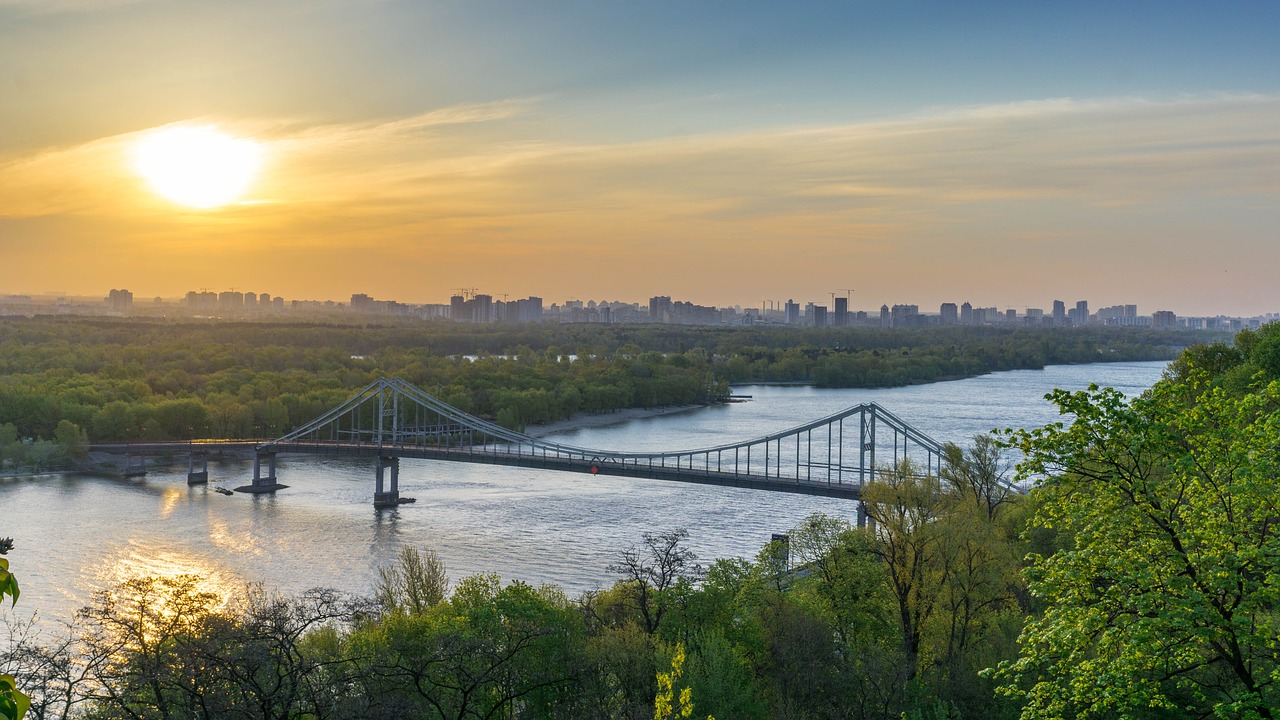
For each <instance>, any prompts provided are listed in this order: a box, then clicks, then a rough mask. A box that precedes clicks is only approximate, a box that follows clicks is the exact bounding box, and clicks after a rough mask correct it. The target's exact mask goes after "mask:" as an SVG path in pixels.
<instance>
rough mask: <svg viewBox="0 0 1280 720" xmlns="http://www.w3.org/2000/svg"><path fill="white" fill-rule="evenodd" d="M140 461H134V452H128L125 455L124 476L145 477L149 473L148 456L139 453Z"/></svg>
mask: <svg viewBox="0 0 1280 720" xmlns="http://www.w3.org/2000/svg"><path fill="white" fill-rule="evenodd" d="M137 459H138V462H137V463H134V462H133V460H134V456H133V454H132V453H126V454H125V456H124V476H125V477H127V478H132V477H143V476H145V475H146V474H147V456H146V455H138V458H137Z"/></svg>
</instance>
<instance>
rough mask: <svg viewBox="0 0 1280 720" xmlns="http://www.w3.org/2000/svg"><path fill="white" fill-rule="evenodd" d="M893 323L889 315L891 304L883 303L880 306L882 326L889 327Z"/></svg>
mask: <svg viewBox="0 0 1280 720" xmlns="http://www.w3.org/2000/svg"><path fill="white" fill-rule="evenodd" d="M891 324H892V320H891V319H890V317H889V306H888V305H881V306H880V327H889V326H890V325H891Z"/></svg>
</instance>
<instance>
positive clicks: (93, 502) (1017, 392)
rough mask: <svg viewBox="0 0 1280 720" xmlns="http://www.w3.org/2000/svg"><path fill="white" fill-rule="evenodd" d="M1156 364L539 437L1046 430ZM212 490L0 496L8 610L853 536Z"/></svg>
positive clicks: (548, 503)
mask: <svg viewBox="0 0 1280 720" xmlns="http://www.w3.org/2000/svg"><path fill="white" fill-rule="evenodd" d="M1163 367H1164V363H1159V362H1154V363H1153V362H1138V363H1107V364H1094V365H1063V366H1052V367H1049V368H1045V369H1044V370H1018V371H1012V372H1001V373H993V374H990V375H984V376H981V377H976V378H969V379H965V380H956V381H951V382H945V383H935V384H930V385H916V386H911V387H903V388H886V389H877V390H858V389H850V390H824V389H817V388H810V387H773V386H740V387H735V388H734V392H735V394H745V395H751V396H752V399H751V400H750V401H748V402H742V403H733V404H728V405H720V406H715V407H709V408H700V409H696V410H691V411H688V412H683V413H677V414H669V415H664V416H661V417H654V418H647V419H639V420H626V421H622V422H619V423H617V424H613V425H609V426H605V427H593V428H582V429H578V430H570V431H565V432H560V433H556V434H554V435H550V436H548V437H550V438H553V439H555V440H558V441H561V442H565V443H569V444H573V445H578V446H585V447H595V448H603V449H616V450H657V449H666V450H675V449H686V448H697V447H706V446H710V445H716V444H720V443H724V442H729V441H735V440H743V439H748V438H753V437H758V436H760V435H764V434H767V433H769V432H773V431H776V430H782V429H785V428H788V427H791V426H794V425H798V424H800V423H802V422H805V421H808V420H812V419H816V418H819V417H823V416H825V415H829V414H832V413H835V412H837V411H839V410H842V409H844V408H846V407H849V406H852V405H856V404H858V403H862V402H868V401H875V402H877V403H880V404H881V405H882V406H884V407H885V408H887V409H888V410H889V411H891V412H893V413H894V414H896V415H897V416H898V417H900V418H902V419H903V420H905V421H906V422H908V423H910V424H912V425H914V426H915V427H917V428H919V429H920V430H922V431H923V432H925V433H926V434H928V435H930V436H932V437H933V438H934V439H936V440H939V441H944V442H945V441H951V442H956V443H959V444H962V445H963V444H965V442H966V441H967V440H968V439H969V438H971V437H972V436H973V435H974V434H976V433H981V432H986V431H989V430H991V429H993V428H1004V427H1013V428H1025V427H1035V426H1039V425H1043V424H1045V423H1048V422H1053V421H1055V420H1057V419H1059V415H1058V414H1057V411H1056V408H1054V407H1053V406H1052V405H1050V404H1049V403H1047V402H1046V401H1045V400H1044V399H1043V396H1044V394H1045V393H1046V392H1048V391H1049V390H1051V389H1052V388H1055V387H1060V388H1065V389H1082V388H1084V387H1086V386H1087V385H1089V384H1090V383H1097V384H1099V385H1110V386H1113V387H1116V388H1117V389H1119V390H1121V391H1123V392H1125V393H1126V394H1129V395H1134V394H1137V393H1140V392H1142V391H1143V390H1145V389H1146V388H1148V387H1150V386H1151V385H1152V384H1153V383H1154V382H1155V381H1156V380H1158V379H1159V377H1160V373H1161V370H1162V369H1163ZM209 470H210V486H209V487H203V486H196V487H188V486H187V484H186V465H185V463H184V464H183V465H182V467H175V468H172V469H152V470H151V472H150V474H148V475H147V476H146V478H144V479H136V480H124V479H119V478H113V477H108V476H94V475H45V476H40V477H32V478H8V479H0V537H5V536H12V537H13V538H14V540H15V543H16V548H15V550H14V551H13V552H11V553H10V554H9V556H8V557H9V559H10V560H11V562H12V565H13V570H14V571H15V573H16V574H17V575H18V577H19V579H20V581H21V585H22V597H21V600H20V602H19V604H18V606H17V608H16V609H15V610H10V609H8V606H6V608H5V609H4V610H3V611H0V612H3V613H17V614H18V615H19V616H26V615H29V614H30V613H31V612H33V611H38V612H39V614H40V616H41V617H43V618H45V619H49V618H53V619H69V618H70V617H71V616H72V614H73V613H74V611H75V610H76V609H77V608H78V607H80V606H82V605H83V604H85V603H86V602H87V601H88V600H89V599H90V598H91V596H92V593H93V592H94V590H96V589H100V588H103V587H106V586H109V585H111V584H113V583H115V582H118V581H120V580H123V579H126V578H129V577H132V576H137V575H140V574H158V575H173V574H177V573H183V572H190V573H197V574H199V575H201V576H203V577H204V578H206V586H208V587H211V588H222V589H225V590H228V591H231V590H234V589H236V588H239V587H242V586H243V585H244V583H246V582H260V583H263V584H264V585H265V586H267V587H268V588H273V589H278V590H280V591H282V592H286V593H294V592H300V591H302V590H305V589H308V588H312V587H332V588H336V589H338V590H342V591H346V592H352V593H362V594H367V593H368V592H369V591H370V588H371V587H372V584H373V582H374V579H375V578H376V577H377V568H378V566H379V565H382V564H386V563H388V562H389V561H391V560H392V559H393V558H394V557H395V556H396V554H397V553H398V552H399V550H400V548H401V547H403V546H405V545H425V546H429V547H431V548H434V549H435V550H436V551H437V552H438V553H439V554H440V555H441V556H442V557H443V559H444V561H445V563H446V565H447V567H448V569H449V575H450V577H451V578H453V579H458V578H461V577H464V576H466V575H470V574H472V573H476V572H482V571H493V572H497V573H499V574H500V575H502V577H503V578H504V579H520V580H524V581H526V582H530V583H534V584H539V583H544V582H550V583H556V584H559V585H561V586H563V587H564V588H565V589H566V591H568V592H569V593H570V594H571V595H575V594H577V593H580V592H582V591H585V590H590V589H592V588H596V587H602V586H606V585H608V584H610V583H611V582H612V580H613V577H612V576H611V574H610V573H609V571H608V569H607V568H608V565H609V564H610V563H611V562H612V561H613V560H614V559H615V558H616V557H617V555H618V553H619V551H620V550H622V549H624V548H626V547H628V546H629V545H631V544H633V543H635V542H638V541H639V540H640V537H641V535H642V533H644V532H646V531H664V530H669V529H672V528H687V529H688V530H689V532H690V545H691V547H692V548H693V549H694V550H695V551H696V552H697V553H698V555H699V556H700V558H701V560H702V561H704V562H707V561H710V560H712V559H714V558H716V557H729V556H739V557H749V556H752V555H754V554H755V553H756V551H757V550H759V548H760V546H761V545H762V544H763V543H764V542H766V541H767V540H768V539H769V536H770V534H771V533H774V532H784V531H786V530H789V529H790V528H792V527H794V526H795V525H797V524H798V523H799V522H800V521H801V520H802V519H803V518H804V517H805V516H807V515H809V514H810V513H813V512H818V511H821V512H825V513H828V514H832V515H841V516H844V517H847V518H850V519H852V518H853V517H854V515H855V512H856V507H855V504H854V503H852V502H850V501H844V500H832V499H826V498H815V497H809V496H803V495H791V494H786V493H774V492H763V491H755V490H741V489H735V488H723V487H715V486H703V485H690V484H685V483H673V482H664V481H659V480H638V479H631V478H610V477H604V476H600V477H591V476H587V475H577V474H570V473H563V472H556V471H550V470H536V469H527V468H504V467H492V466H487V465H470V464H466V463H449V462H441V461H430V460H410V459H405V460H401V462H400V491H401V495H404V496H410V497H416V498H417V503H416V504H413V505H406V506H401V507H399V508H396V509H392V510H381V511H378V510H374V509H373V507H372V499H373V465H372V461H369V460H359V459H324V458H301V457H299V458H289V457H282V458H281V462H280V466H279V471H278V475H279V477H280V481H281V482H283V483H285V484H287V485H289V486H290V487H289V488H288V489H287V490H282V491H280V492H278V493H277V494H276V495H275V496H249V495H240V494H237V495H234V496H224V495H220V494H218V493H215V492H214V491H213V487H214V486H219V485H226V486H231V487H234V486H237V485H240V484H243V483H244V482H247V481H248V479H249V478H250V476H251V475H252V468H251V466H250V463H248V462H225V463H219V464H211V465H210V468H209Z"/></svg>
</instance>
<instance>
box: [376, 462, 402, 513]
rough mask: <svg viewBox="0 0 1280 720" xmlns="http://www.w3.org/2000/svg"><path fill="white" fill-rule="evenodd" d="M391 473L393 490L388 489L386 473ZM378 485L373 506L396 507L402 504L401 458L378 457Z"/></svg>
mask: <svg viewBox="0 0 1280 720" xmlns="http://www.w3.org/2000/svg"><path fill="white" fill-rule="evenodd" d="M387 470H390V471H391V489H390V490H387V489H386V484H385V480H386V471H387ZM377 478H378V484H377V487H376V488H375V489H374V491H373V506H374V507H377V508H381V507H395V506H396V505H399V504H400V458H398V457H393V456H389V455H379V456H378V467H377Z"/></svg>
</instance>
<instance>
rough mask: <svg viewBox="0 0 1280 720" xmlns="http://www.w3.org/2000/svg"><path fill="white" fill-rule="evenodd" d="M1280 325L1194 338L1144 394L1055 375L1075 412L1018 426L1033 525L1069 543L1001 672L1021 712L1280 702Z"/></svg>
mask: <svg viewBox="0 0 1280 720" xmlns="http://www.w3.org/2000/svg"><path fill="white" fill-rule="evenodd" d="M1277 336H1280V325H1276V324H1272V325H1268V326H1265V327H1264V328H1263V329H1262V330H1261V331H1259V332H1258V333H1251V334H1249V335H1246V336H1244V337H1243V338H1241V342H1240V343H1238V344H1239V348H1240V349H1239V350H1238V351H1233V350H1230V349H1227V348H1221V347H1216V348H1215V347H1210V348H1204V349H1199V350H1196V351H1193V352H1188V353H1187V354H1185V355H1184V356H1183V357H1182V358H1181V359H1180V361H1179V362H1178V363H1177V364H1175V365H1174V366H1173V367H1172V368H1171V370H1170V372H1169V373H1168V376H1167V377H1166V379H1165V380H1164V381H1162V382H1161V383H1159V384H1157V386H1156V387H1155V388H1153V389H1152V390H1151V391H1149V392H1148V393H1147V394H1146V395H1144V396H1143V397H1141V398H1139V399H1136V400H1134V401H1132V402H1126V401H1125V399H1124V398H1123V397H1122V396H1121V395H1120V394H1119V393H1118V392H1116V391H1114V390H1111V389H1098V388H1096V387H1095V388H1090V389H1089V390H1088V391H1081V392H1075V393H1069V392H1064V391H1057V392H1055V393H1053V394H1052V399H1053V401H1054V402H1056V403H1057V404H1058V406H1059V407H1060V408H1061V410H1062V412H1063V413H1064V414H1067V415H1070V416H1072V417H1073V418H1074V420H1073V421H1072V422H1071V423H1070V424H1069V425H1066V424H1062V423H1058V424H1055V425H1050V426H1048V427H1046V428H1042V429H1039V430H1035V431H1028V432H1019V433H1015V434H1014V435H1013V436H1012V441H1013V442H1014V443H1016V444H1017V445H1018V447H1020V448H1021V449H1022V450H1023V452H1024V453H1025V454H1026V461H1025V462H1024V463H1023V464H1022V465H1021V466H1020V472H1021V473H1022V475H1023V476H1024V477H1043V479H1042V480H1041V482H1040V486H1039V489H1038V490H1037V491H1036V494H1037V495H1038V496H1039V497H1038V498H1037V508H1036V513H1035V519H1034V522H1035V524H1036V525H1037V526H1040V527H1044V528H1048V529H1051V530H1053V531H1055V532H1058V533H1059V536H1060V537H1061V538H1063V539H1064V540H1066V541H1067V542H1066V546H1065V547H1062V548H1060V549H1057V551H1056V552H1052V554H1043V553H1041V554H1037V555H1034V556H1032V560H1033V562H1032V566H1031V567H1030V568H1029V569H1028V570H1027V573H1026V574H1027V578H1028V580H1029V583H1030V588H1031V590H1032V592H1033V593H1034V594H1035V595H1036V596H1037V597H1038V598H1040V599H1041V600H1042V602H1043V603H1044V604H1045V611H1044V613H1043V615H1042V616H1040V617H1036V618H1034V619H1032V620H1031V622H1029V623H1028V624H1027V626H1026V628H1025V629H1024V631H1023V634H1022V637H1021V640H1020V644H1021V646H1022V654H1021V657H1019V658H1018V659H1017V660H1016V661H1010V662H1005V663H1002V664H1000V666H999V670H998V672H997V673H996V676H997V677H999V678H1000V679H1001V680H1003V681H1004V683H1005V685H1004V686H1003V687H1002V688H1001V690H1002V691H1003V692H1005V693H1007V694H1009V695H1011V696H1014V697H1017V698H1020V699H1021V700H1023V701H1024V702H1025V703H1026V706H1025V708H1024V710H1023V717H1025V718H1032V717H1036V718H1040V717H1049V718H1059V717H1061V718H1066V717H1083V718H1089V717H1099V718H1101V717H1115V716H1125V717H1162V716H1168V717H1173V716H1181V715H1190V714H1196V715H1203V714H1206V713H1213V714H1214V715H1216V716H1218V717H1258V718H1269V717H1273V716H1274V715H1273V712H1274V708H1276V707H1280V688H1277V685H1276V683H1277V679H1278V678H1280V664H1277V657H1280V640H1278V639H1277V638H1280V622H1278V618H1280V616H1278V615H1277V612H1276V610H1277V607H1280V590H1277V588H1280V537H1277V532H1276V530H1277V517H1280V513H1278V512H1277V510H1278V508H1277V495H1276V489H1275V488H1276V483H1277V481H1278V480H1280V382H1277V381H1276V379H1275V378H1274V376H1273V375H1271V374H1270V370H1269V366H1268V362H1269V358H1270V355H1269V353H1270V348H1271V347H1272V343H1273V342H1274V339H1275V338H1276V337H1277ZM1242 377H1248V378H1250V379H1249V381H1248V382H1242V380H1241V378H1242Z"/></svg>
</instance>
